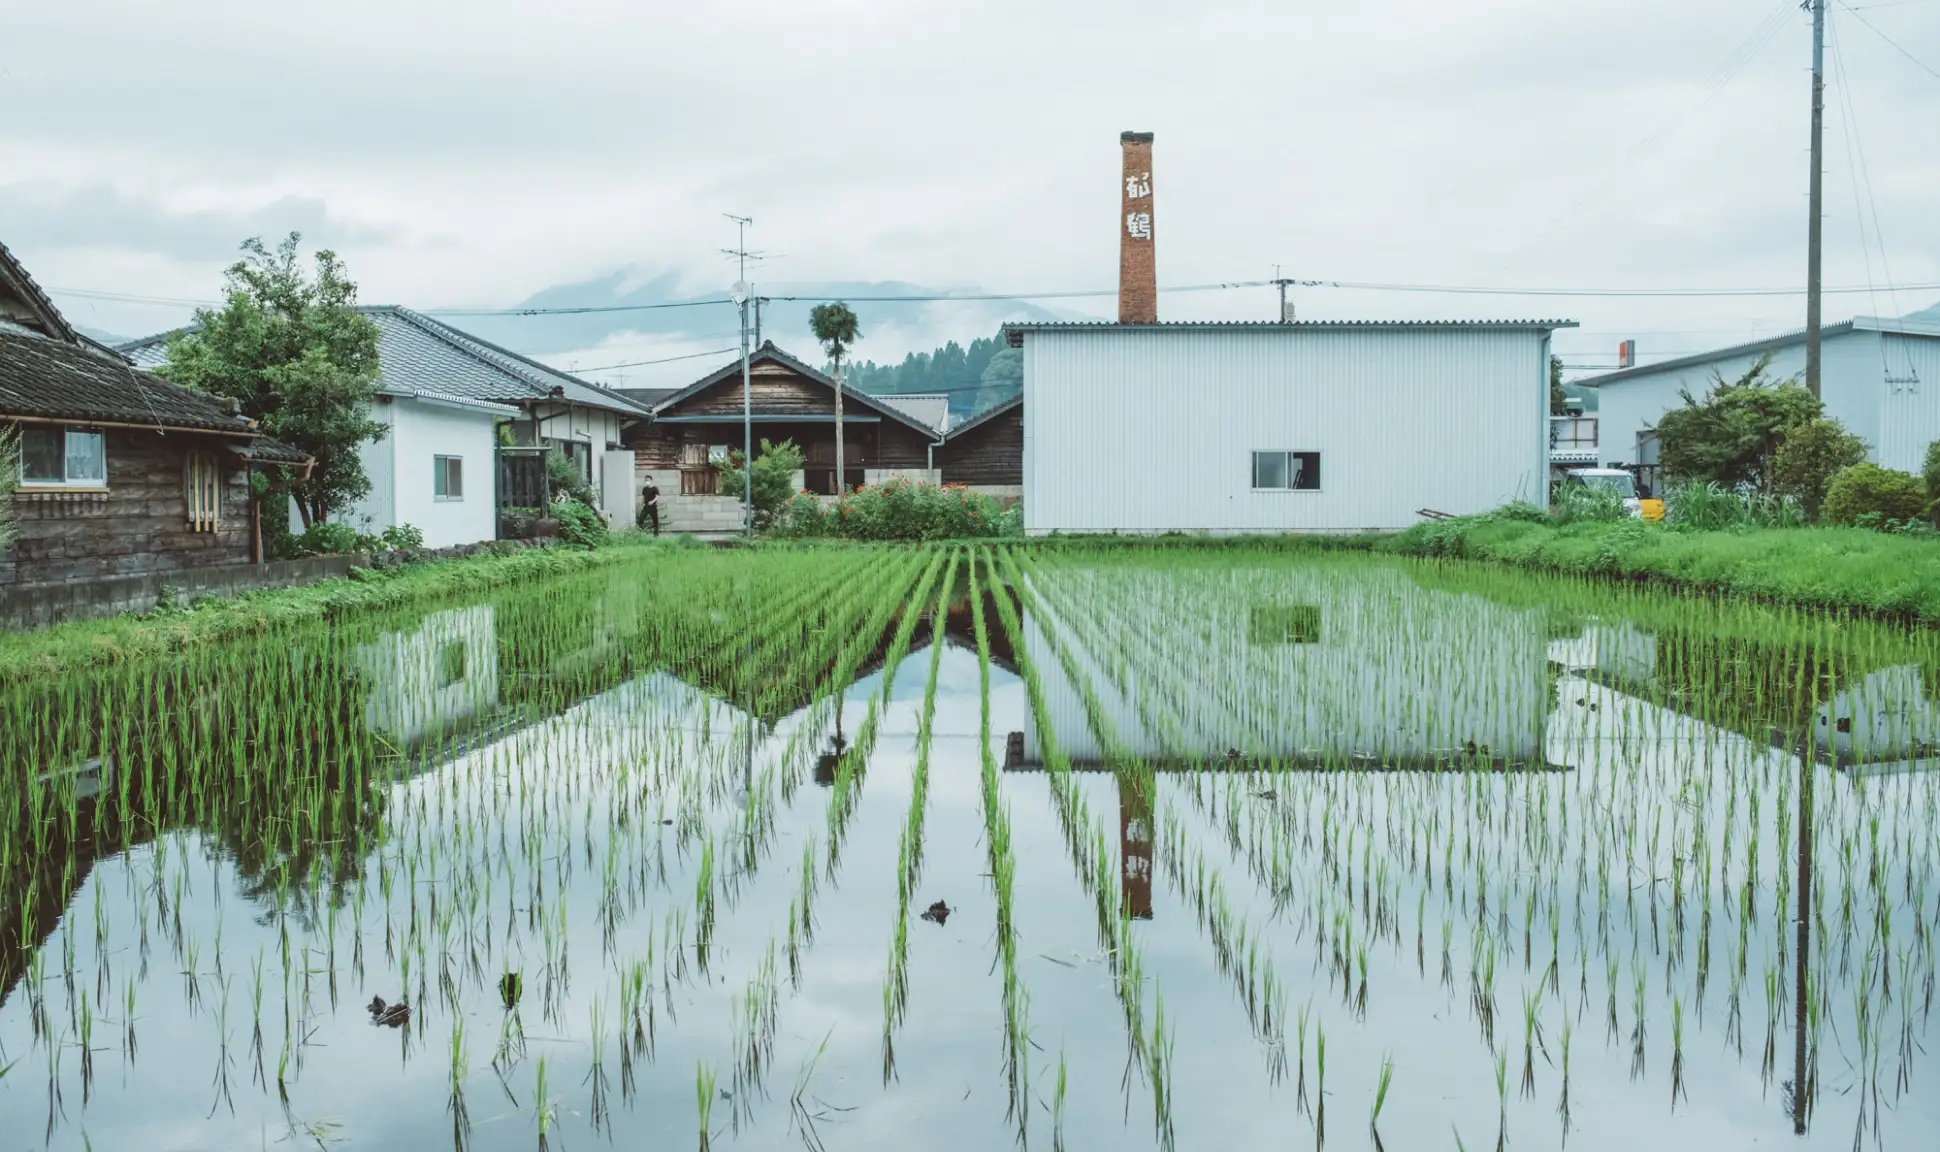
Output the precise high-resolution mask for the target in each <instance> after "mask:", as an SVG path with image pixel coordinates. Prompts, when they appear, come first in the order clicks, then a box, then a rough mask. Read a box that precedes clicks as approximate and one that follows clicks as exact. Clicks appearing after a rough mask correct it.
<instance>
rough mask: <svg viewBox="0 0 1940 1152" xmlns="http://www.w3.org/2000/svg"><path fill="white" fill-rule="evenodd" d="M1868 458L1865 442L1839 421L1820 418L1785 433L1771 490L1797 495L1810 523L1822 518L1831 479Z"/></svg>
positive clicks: (1775, 460)
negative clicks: (1820, 512) (1821, 509)
mask: <svg viewBox="0 0 1940 1152" xmlns="http://www.w3.org/2000/svg"><path fill="white" fill-rule="evenodd" d="M1865 458H1866V442H1865V441H1864V440H1861V439H1860V438H1859V437H1857V436H1854V435H1853V434H1852V433H1850V432H1848V431H1846V426H1845V425H1843V424H1841V423H1839V422H1838V421H1837V420H1828V419H1826V418H1824V417H1820V418H1819V419H1817V420H1807V421H1805V422H1804V423H1803V424H1794V425H1793V426H1792V427H1790V428H1788V429H1786V430H1785V435H1784V438H1783V439H1781V440H1780V441H1779V445H1778V451H1776V452H1774V453H1772V475H1771V481H1772V484H1771V486H1772V489H1773V490H1774V491H1776V492H1778V493H1779V494H1780V495H1784V496H1796V497H1797V498H1798V500H1799V503H1800V504H1802V505H1804V507H1805V516H1806V519H1808V520H1817V519H1818V518H1819V507H1820V505H1822V504H1823V503H1824V502H1825V493H1826V487H1827V486H1828V485H1830V484H1831V483H1832V478H1833V477H1834V476H1836V475H1838V474H1839V473H1840V472H1842V471H1844V470H1845V469H1847V468H1850V467H1852V466H1853V465H1854V464H1857V463H1859V462H1860V461H1862V460H1864V459H1865Z"/></svg>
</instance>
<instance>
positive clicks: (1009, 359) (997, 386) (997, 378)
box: [971, 348, 1024, 412]
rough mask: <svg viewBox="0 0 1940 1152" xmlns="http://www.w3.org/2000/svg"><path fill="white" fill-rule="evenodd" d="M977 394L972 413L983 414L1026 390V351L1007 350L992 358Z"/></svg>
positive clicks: (1018, 349)
mask: <svg viewBox="0 0 1940 1152" xmlns="http://www.w3.org/2000/svg"><path fill="white" fill-rule="evenodd" d="M980 384H981V387H979V388H978V389H977V391H976V393H975V395H976V403H975V404H974V405H973V406H972V408H971V411H973V412H981V411H983V410H984V409H985V408H994V407H996V406H997V405H999V404H1002V403H1003V402H1004V401H1006V400H1008V399H1010V398H1011V397H1012V396H1015V395H1017V393H1019V392H1022V391H1023V390H1024V350H1023V349H1022V348H1006V349H1004V350H1003V351H1001V352H999V353H997V354H996V355H995V356H992V357H991V358H990V363H989V364H987V365H985V366H984V370H983V379H982V380H981V381H980Z"/></svg>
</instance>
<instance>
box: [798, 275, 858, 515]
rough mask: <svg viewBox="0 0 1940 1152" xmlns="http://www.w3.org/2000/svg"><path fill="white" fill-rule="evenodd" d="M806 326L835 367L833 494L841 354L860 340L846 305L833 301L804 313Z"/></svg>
mask: <svg viewBox="0 0 1940 1152" xmlns="http://www.w3.org/2000/svg"><path fill="white" fill-rule="evenodd" d="M808 326H809V327H810V328H813V329H814V330H815V338H816V339H817V340H820V341H821V342H822V351H824V352H827V353H828V356H829V360H830V361H831V362H832V363H833V364H834V365H835V494H836V495H837V496H840V495H842V493H843V491H844V486H843V483H842V480H843V476H844V473H843V470H842V465H843V460H842V354H843V353H844V352H847V351H848V350H849V348H850V346H851V345H853V344H854V343H855V342H856V341H857V340H860V339H862V333H861V332H860V331H859V330H858V329H857V326H856V318H855V313H854V312H852V311H850V310H849V306H848V305H847V304H844V303H842V302H841V301H840V300H837V301H836V302H835V303H833V304H817V305H816V306H815V307H814V308H813V309H812V310H811V311H810V312H809V314H808Z"/></svg>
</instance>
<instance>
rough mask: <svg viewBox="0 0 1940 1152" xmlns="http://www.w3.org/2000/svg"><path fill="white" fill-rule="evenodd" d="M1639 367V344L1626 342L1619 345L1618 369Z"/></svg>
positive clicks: (1630, 341) (1633, 341) (1631, 341)
mask: <svg viewBox="0 0 1940 1152" xmlns="http://www.w3.org/2000/svg"><path fill="white" fill-rule="evenodd" d="M1636 366H1637V342H1636V341H1635V340H1625V341H1624V342H1623V343H1621V344H1619V345H1617V367H1619V368H1635V367H1636Z"/></svg>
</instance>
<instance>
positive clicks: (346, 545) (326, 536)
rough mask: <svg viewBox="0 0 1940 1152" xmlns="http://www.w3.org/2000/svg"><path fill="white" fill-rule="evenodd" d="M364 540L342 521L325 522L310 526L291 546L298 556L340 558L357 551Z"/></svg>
mask: <svg viewBox="0 0 1940 1152" xmlns="http://www.w3.org/2000/svg"><path fill="white" fill-rule="evenodd" d="M364 539H365V537H361V536H359V535H358V534H357V530H356V529H355V528H352V527H351V526H350V525H348V524H345V523H344V522H343V521H341V520H325V521H323V522H322V523H319V524H312V525H310V527H309V528H307V529H305V530H304V531H303V533H302V534H301V535H299V536H296V537H294V538H293V540H292V541H291V544H292V547H293V548H294V549H295V551H296V554H297V555H298V556H340V555H342V554H343V553H345V552H355V551H357V549H358V547H359V546H360V545H362V543H363V541H364Z"/></svg>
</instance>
